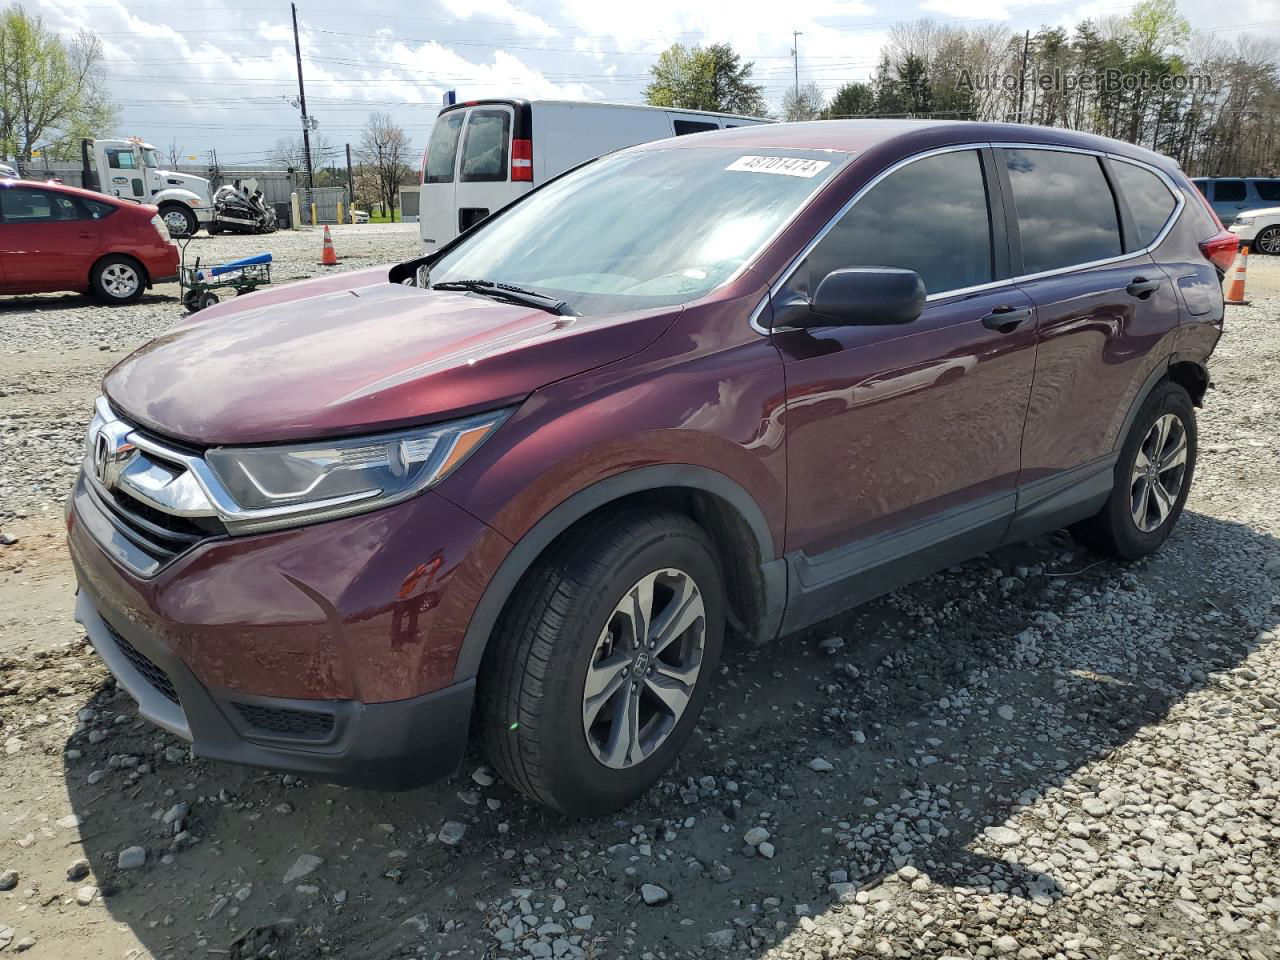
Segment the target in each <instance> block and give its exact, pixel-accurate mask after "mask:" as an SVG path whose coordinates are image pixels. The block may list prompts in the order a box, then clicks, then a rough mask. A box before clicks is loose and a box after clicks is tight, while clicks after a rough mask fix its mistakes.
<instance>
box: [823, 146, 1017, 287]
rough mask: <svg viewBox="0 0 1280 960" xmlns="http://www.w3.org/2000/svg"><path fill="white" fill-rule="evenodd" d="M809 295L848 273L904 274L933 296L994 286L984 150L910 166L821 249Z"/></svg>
mask: <svg viewBox="0 0 1280 960" xmlns="http://www.w3.org/2000/svg"><path fill="white" fill-rule="evenodd" d="M807 266H808V289H809V290H810V291H813V290H816V289H817V286H818V283H819V282H821V280H822V278H823V277H825V276H826V275H827V274H828V273H830V272H831V271H832V270H839V269H841V268H843V267H903V268H906V269H908V270H914V271H916V273H918V274H920V276H921V277H922V278H923V279H924V286H925V289H926V290H927V291H928V292H929V293H945V292H946V291H948V290H958V289H960V288H961V287H973V286H977V285H978V284H981V283H989V282H990V281H991V280H992V279H993V273H992V266H991V219H990V215H989V213H988V209H987V188H986V183H985V181H984V179H983V175H982V165H981V163H979V161H978V154H977V151H974V150H962V151H957V152H955V153H942V154H939V155H938V156H936V157H926V158H925V159H923V160H917V161H915V162H914V163H909V164H907V165H906V166H905V167H903V168H902V169H900V170H898V171H896V172H895V173H892V174H890V175H889V176H888V177H886V178H885V179H883V180H881V181H880V182H879V183H878V184H876V185H875V186H874V187H872V188H871V190H870V191H868V192H867V193H866V195H864V196H863V197H862V198H861V199H860V200H859V201H858V202H857V203H855V204H854V205H853V207H852V208H851V209H850V210H849V212H848V213H846V214H845V215H844V217H843V218H842V219H841V220H840V221H839V222H838V223H837V224H836V225H835V226H834V227H832V229H831V230H830V232H828V233H827V235H826V236H825V237H823V238H822V240H821V241H820V242H819V243H818V245H817V246H816V247H814V249H813V252H812V253H811V254H809V259H808V264H807Z"/></svg>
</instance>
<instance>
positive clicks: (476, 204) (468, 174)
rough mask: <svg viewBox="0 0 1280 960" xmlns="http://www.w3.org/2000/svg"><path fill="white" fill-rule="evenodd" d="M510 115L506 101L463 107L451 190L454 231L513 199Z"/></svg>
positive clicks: (468, 225) (464, 227) (512, 114)
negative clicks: (454, 212) (455, 175)
mask: <svg viewBox="0 0 1280 960" xmlns="http://www.w3.org/2000/svg"><path fill="white" fill-rule="evenodd" d="M514 117H515V111H514V110H513V109H512V108H511V107H509V106H507V105H506V104H480V105H477V106H474V107H471V108H469V109H468V110H467V122H466V125H465V126H464V127H463V131H462V147H461V149H460V150H459V151H458V178H457V186H456V188H455V189H454V206H455V207H456V208H457V214H456V217H457V219H456V221H455V224H454V225H455V226H456V227H457V232H458V233H465V232H466V231H467V230H470V229H471V228H472V227H474V226H475V225H476V224H477V223H479V222H480V221H481V220H483V219H485V218H486V217H487V216H489V214H491V213H493V212H495V211H497V210H501V209H502V208H503V207H505V206H506V205H507V204H508V203H510V202H511V201H512V200H514V199H515V194H514V193H513V192H512V184H511V128H512V124H513V121H514Z"/></svg>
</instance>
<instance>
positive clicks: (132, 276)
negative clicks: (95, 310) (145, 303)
mask: <svg viewBox="0 0 1280 960" xmlns="http://www.w3.org/2000/svg"><path fill="white" fill-rule="evenodd" d="M89 288H90V289H91V290H92V291H93V295H94V296H95V297H97V298H98V299H99V300H103V301H105V302H107V303H116V304H123V303H136V302H137V300H138V298H140V297H141V296H142V293H143V291H144V290H146V288H147V274H146V271H145V270H143V269H142V265H141V264H140V263H138V261H137V260H135V259H133V257H125V256H121V255H118V254H116V255H113V256H110V257H103V258H102V259H101V260H99V261H98V262H97V263H95V264H94V265H93V270H92V271H91V272H90V274H89Z"/></svg>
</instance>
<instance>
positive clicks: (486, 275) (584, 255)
mask: <svg viewBox="0 0 1280 960" xmlns="http://www.w3.org/2000/svg"><path fill="white" fill-rule="evenodd" d="M760 153H761V154H764V155H763V156H756V155H746V151H744V150H743V148H741V147H739V148H735V149H733V150H727V149H724V148H718V147H698V148H680V149H658V150H651V151H644V152H636V153H631V152H628V153H624V154H618V155H615V156H610V157H605V158H603V159H601V160H597V161H595V162H594V163H591V164H589V165H587V166H585V167H583V168H582V169H580V170H576V171H574V172H572V173H569V174H567V175H565V176H564V177H561V178H560V179H559V180H556V181H555V182H553V183H550V184H548V185H547V186H546V187H544V188H543V189H541V190H538V191H536V192H535V193H533V194H531V195H530V196H529V197H528V199H526V200H524V201H522V202H521V203H520V204H519V206H516V207H514V208H512V209H511V210H508V211H506V212H504V213H503V214H502V215H501V216H500V217H498V218H497V219H495V220H493V221H491V222H489V223H486V224H482V225H481V226H479V227H477V228H476V231H475V233H474V234H471V235H470V236H469V237H468V238H467V239H465V240H463V241H462V243H461V244H459V246H458V247H456V248H455V249H453V250H451V251H449V252H448V253H446V254H445V255H444V256H442V257H441V258H440V259H439V260H438V261H437V262H436V263H435V264H433V265H432V267H431V282H432V283H433V284H434V283H440V282H448V281H458V280H491V281H496V282H499V283H507V284H514V285H517V286H520V287H523V288H525V289H528V290H532V291H535V292H537V293H540V294H545V295H546V296H549V297H554V298H556V299H560V300H564V301H565V302H566V303H567V304H568V305H569V306H570V307H571V308H572V309H573V311H574V312H575V313H579V314H584V315H595V314H603V313H615V312H620V311H624V310H634V309H642V308H645V307H657V306H673V305H676V304H683V303H688V302H690V301H692V300H696V299H698V298H699V297H701V296H704V295H705V294H707V293H709V292H710V291H712V290H714V289H715V288H716V287H717V286H719V285H720V284H722V283H724V282H725V281H726V280H728V279H729V278H730V277H732V276H733V275H734V274H735V273H736V272H737V271H738V270H739V268H741V267H742V266H744V265H745V264H746V262H747V261H748V260H749V259H750V258H751V257H752V256H754V255H755V253H756V251H757V250H758V249H759V248H760V246H761V245H762V244H763V243H764V242H765V241H766V240H767V239H769V237H770V236H771V235H772V234H773V233H774V232H775V231H776V230H777V229H778V228H779V227H781V226H782V225H783V224H784V223H785V222H786V221H787V219H788V218H789V217H790V216H791V215H792V214H793V213H795V212H796V211H797V210H798V209H799V208H800V207H801V206H803V205H804V203H805V201H806V200H807V199H808V198H809V197H810V196H812V195H813V193H814V192H815V191H816V190H817V189H818V187H819V186H820V185H821V184H823V183H825V182H826V181H827V180H829V179H830V178H831V176H832V175H833V174H834V173H835V172H836V171H837V170H838V169H839V168H840V166H841V165H842V164H843V163H844V162H845V161H846V160H847V159H848V157H847V155H846V154H843V153H833V152H830V151H825V150H823V151H818V150H785V151H769V150H761V151H760Z"/></svg>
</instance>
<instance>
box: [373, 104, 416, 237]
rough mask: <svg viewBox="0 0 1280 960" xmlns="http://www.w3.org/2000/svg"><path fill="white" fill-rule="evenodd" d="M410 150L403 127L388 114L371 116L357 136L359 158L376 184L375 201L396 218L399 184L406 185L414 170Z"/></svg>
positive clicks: (411, 150) (411, 149) (392, 217)
mask: <svg viewBox="0 0 1280 960" xmlns="http://www.w3.org/2000/svg"><path fill="white" fill-rule="evenodd" d="M412 152H413V148H412V147H411V146H410V144H409V137H408V135H407V134H406V133H405V132H404V129H403V128H402V127H399V126H397V125H396V124H395V123H394V122H393V121H392V119H391V115H390V114H388V113H371V114H369V121H368V122H367V123H366V124H365V125H364V130H363V131H362V132H361V134H360V159H361V160H362V161H363V162H364V164H365V166H366V167H368V169H369V171H370V172H371V173H372V174H373V176H374V178H375V180H376V181H377V192H378V199H379V201H380V202H381V203H383V204H384V205H385V206H386V208H387V210H388V212H389V213H390V216H391V219H393V220H394V219H395V215H396V203H397V201H398V200H399V195H400V185H401V184H403V183H406V182H408V180H409V177H410V174H411V173H412V172H413V168H412V167H411V166H410V164H409V161H410V158H411V154H412Z"/></svg>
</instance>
